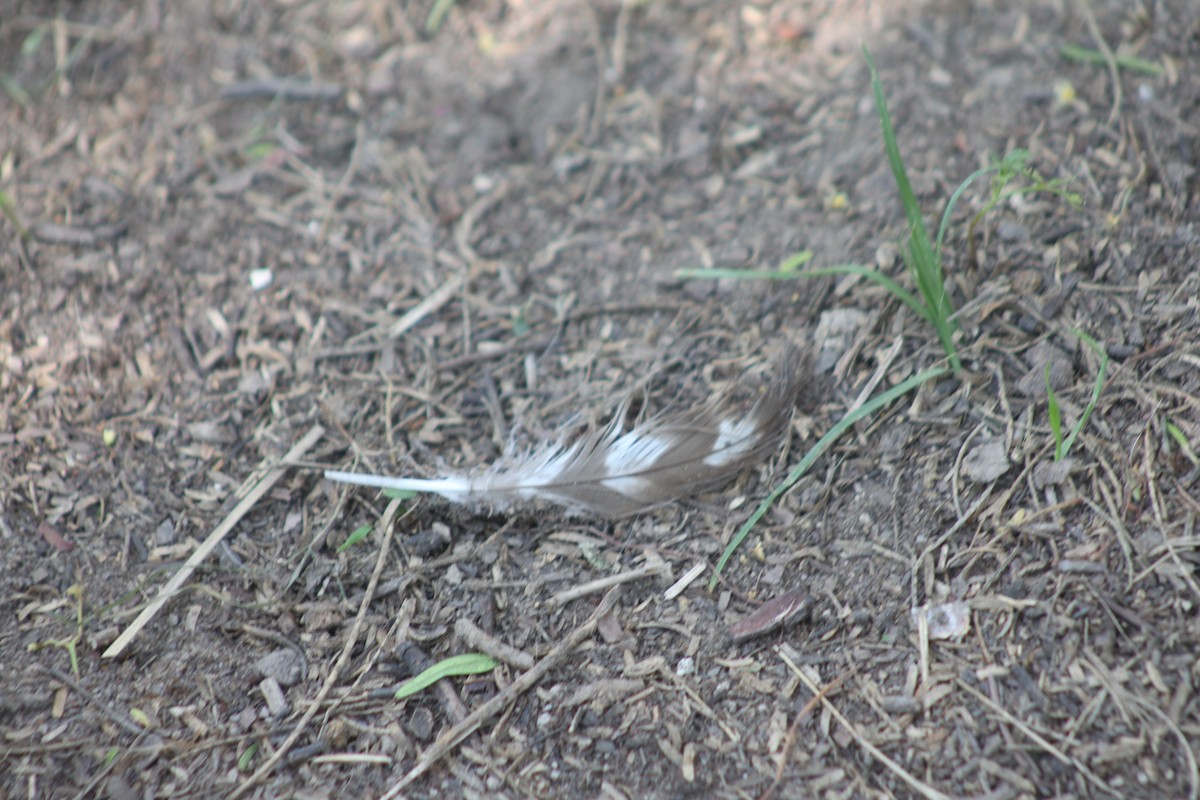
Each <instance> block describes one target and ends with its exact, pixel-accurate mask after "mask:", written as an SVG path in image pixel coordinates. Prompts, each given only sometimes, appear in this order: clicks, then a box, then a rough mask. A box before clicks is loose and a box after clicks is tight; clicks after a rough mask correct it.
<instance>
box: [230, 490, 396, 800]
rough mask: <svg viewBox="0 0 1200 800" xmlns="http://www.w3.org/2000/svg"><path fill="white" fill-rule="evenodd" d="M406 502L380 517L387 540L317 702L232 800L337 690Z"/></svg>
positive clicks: (234, 799) (263, 774)
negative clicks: (331, 691)
mask: <svg viewBox="0 0 1200 800" xmlns="http://www.w3.org/2000/svg"><path fill="white" fill-rule="evenodd" d="M403 504H404V501H403V500H393V501H392V502H390V503H388V507H387V508H386V509H384V512H383V517H382V518H381V519H380V520H379V525H378V527H377V528H376V529H377V530H378V528H382V529H383V543H382V544H381V545H380V546H379V557H378V558H376V559H375V571H374V572H372V573H371V580H370V581H368V582H367V591H366V593H364V594H363V599H362V602H361V603H360V604H359V606H358V616H356V617H355V618H354V625H353V627H351V628H350V633H348V634H347V635H346V644H345V645H344V646H343V647H342V654H341V655H340V656H338V660H337V663H335V664H334V665H333V669H331V670H330V671H329V675H328V676H327V677H326V678H325V683H324V685H323V686H321V691H319V692H317V697H316V699H315V700H313V702H311V703H309V704H308V710H307V711H305V712H304V716H303V717H301V718H300V722H299V724H298V725H296V727H295V728H293V729H292V732H291V733H290V734H289V735H288V737H287V739H285V740H284V741H283V744H281V745H280V746H279V749H278V750H276V751H275V753H274V754H273V755H272V756H271V757H270V758H269V759H267V761H266V762H265V763H264V764H263V765H262V766H261V767H259V768H258V769H257V770H255V771H254V774H253V775H251V776H250V777H249V778H247V779H246V780H245V781H244V782H243V783H242V785H241V786H239V787H238V788H237V789H235V790H234V791H233V793H232V794H230V795H229V800H237V798H239V797H241V796H242V795H243V794H245V793H246V792H247V791H249V790H250V787H252V786H254V784H256V783H258V782H259V781H260V780H262V779H263V778H265V777H266V776H267V775H269V774H270V773H271V770H273V769H275V765H277V764H278V763H279V762H280V761H282V760H283V757H284V756H285V755H287V752H288V750H289V749H291V747H292V745H294V744H295V743H296V740H297V739H299V738H300V736H301V734H303V733H304V729H305V728H306V727H308V723H309V722H311V721H312V718H313V717H314V716H316V713H317V710H318V709H319V708H320V707H321V704H322V703H324V702H325V698H326V697H328V696H329V692H330V690H331V689H333V685H334V684H335V683H337V679H338V676H339V675H341V673H342V668H343V667H345V666H346V663H347V662H349V661H350V654H351V653H352V652H354V645H355V644H357V643H358V634H359V632H360V631H361V630H362V626H363V621H364V620H365V619H366V618H367V609H369V608H370V607H371V600H372V598H374V596H375V587H376V586H378V585H379V576H380V575H381V574H382V573H383V565H384V564H386V563H387V556H388V553H389V552H390V551H391V549H392V534H393V532H394V531H395V528H396V526H395V524H394V523H395V520H396V514H397V512H399V510H400V506H401V505H403Z"/></svg>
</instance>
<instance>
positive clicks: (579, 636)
mask: <svg viewBox="0 0 1200 800" xmlns="http://www.w3.org/2000/svg"><path fill="white" fill-rule="evenodd" d="M620 593H621V589H620V587H619V586H615V587H613V588H612V589H611V590H610V591H609V593H608V594H606V595H604V598H603V599H602V600H601V601H600V604H599V605H598V606H596V610H595V611H593V612H592V615H591V616H590V617H588V618H587V620H586V621H584V623H583V624H582V625H580V626H579V627H578V628H576V629H575V630H573V631H572V632H571V634H570V635H569V636H568V637H567V638H566V639H564V640H563V641H562V642H560V643H559V644H558V645H556V646H555V647H554V649H553V650H551V651H550V652H549V653H547V654H546V657H545V658H543V659H542V660H541V661H539V662H538V663H537V665H536V666H535V667H534V668H533V669H531V670H529V671H528V672H524V673H522V674H521V675H520V677H518V678H517V679H516V680H514V681H513V682H512V683H510V684H509V685H508V687H507V688H506V689H505V690H504V691H502V692H500V694H498V695H496V696H495V697H493V698H492V699H491V700H489V701H487V702H486V703H484V704H483V705H481V706H480V707H479V708H477V709H475V711H473V712H472V713H471V716H469V717H467V718H466V719H465V720H463V721H462V722H460V723H458V724H457V725H455V726H454V727H452V728H450V729H449V730H448V731H446V732H445V733H443V734H442V735H441V736H439V737H438V739H437V741H436V742H434V743H433V744H431V745H430V746H429V747H428V748H427V749H426V750H425V752H424V754H422V756H421V760H420V761H418V762H417V764H416V766H414V767H413V768H412V769H411V770H409V771H408V774H407V775H405V776H404V777H403V778H401V779H400V780H399V781H397V782H396V783H395V784H393V785H392V787H391V788H390V789H388V790H387V792H386V793H385V794H384V795H383V796H382V797H381V798H380V800H395V799H396V798H397V797H399V796H400V794H401V793H402V792H403V791H404V789H405V787H407V786H409V785H411V784H412V783H413V782H414V781H415V780H417V778H419V777H421V776H422V775H424V774H425V773H426V772H428V771H429V768H430V767H432V766H433V765H434V764H436V763H437V762H438V761H440V760H441V759H442V757H443V756H445V755H446V754H447V753H449V752H450V751H451V750H453V749H454V748H455V747H456V746H457V745H458V744H459V743H460V742H462V740H463V739H466V738H467V737H468V736H470V735H471V734H472V733H474V732H475V731H476V730H477V729H478V728H479V726H480V725H482V724H483V723H484V722H485V721H487V720H488V719H490V718H491V717H492V716H494V715H495V714H497V713H498V712H499V711H500V709H502V708H504V707H505V706H506V705H508V704H509V703H511V702H513V701H515V700H516V699H517V698H518V697H519V696H520V695H522V694H523V693H525V692H527V691H529V690H530V689H532V688H533V686H534V685H535V684H536V683H537V682H538V681H540V680H541V679H542V678H543V677H544V676H545V675H546V673H547V672H549V671H550V670H552V669H554V668H555V667H556V666H558V664H559V662H561V661H563V660H564V659H565V658H566V657H567V656H568V655H570V654H571V653H572V652H573V651H574V650H575V648H576V647H578V646H579V645H581V644H583V641H584V640H585V639H587V638H588V637H589V636H591V635H592V633H593V632H595V630H596V625H597V624H598V623H599V622H600V619H601V618H602V617H603V616H604V615H606V614H608V613H609V612H610V611H611V610H612V607H613V606H614V605H616V602H617V598H618V597H619V596H620ZM231 800H233V799H232V798H231Z"/></svg>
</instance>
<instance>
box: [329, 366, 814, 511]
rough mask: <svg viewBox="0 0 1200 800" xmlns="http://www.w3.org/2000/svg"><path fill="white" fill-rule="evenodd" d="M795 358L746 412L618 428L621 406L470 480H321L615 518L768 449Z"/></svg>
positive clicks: (785, 410) (716, 481)
mask: <svg viewBox="0 0 1200 800" xmlns="http://www.w3.org/2000/svg"><path fill="white" fill-rule="evenodd" d="M799 373H800V369H799V365H798V359H797V358H796V357H795V356H794V355H792V354H789V355H788V356H786V357H785V358H784V359H783V360H782V361H781V363H780V366H779V368H778V372H777V374H776V375H775V376H774V377H773V379H772V380H771V382H770V384H769V385H768V387H767V389H766V391H765V392H764V394H763V395H762V397H760V398H759V400H758V401H757V402H756V403H754V404H753V405H751V406H750V407H749V408H742V409H740V410H739V409H737V408H736V407H732V408H731V407H730V404H728V403H722V402H717V403H707V404H705V405H703V406H701V407H700V408H695V409H688V410H686V411H682V412H677V413H674V414H658V415H655V416H653V417H651V418H649V419H646V420H643V421H642V422H640V423H639V424H636V425H634V427H633V428H632V429H630V430H628V431H624V430H623V428H624V421H625V415H626V411H627V408H628V401H626V402H625V403H622V404H621V406H620V408H619V409H618V410H617V413H616V414H615V415H614V417H613V419H612V421H611V422H610V423H609V424H608V425H607V426H605V427H603V428H600V429H597V430H593V431H591V432H589V433H586V434H584V435H583V436H581V437H580V438H579V439H577V440H575V442H574V443H572V444H566V443H565V442H563V441H558V442H552V443H548V444H544V445H541V446H539V447H537V448H534V449H533V450H531V451H529V452H528V453H527V454H525V455H523V456H519V457H514V458H506V459H502V460H501V461H500V462H498V463H496V464H495V465H493V466H492V467H490V468H488V469H486V470H483V471H482V472H478V473H476V474H459V475H448V476H446V477H443V478H437V479H420V478H392V477H388V476H386V475H367V474H360V473H357V472H340V471H336V470H330V471H327V472H326V473H325V477H326V478H328V479H330V480H333V481H340V482H344V483H353V484H358V485H361V486H372V487H376V488H380V489H400V490H408V491H416V492H430V493H433V494H438V495H441V496H442V497H444V498H446V499H447V500H450V501H452V502H454V503H460V504H463V505H466V506H468V507H470V508H473V509H476V510H485V511H493V512H496V511H505V510H507V509H509V508H511V507H513V506H514V505H521V504H530V503H538V502H544V503H552V504H555V505H558V506H561V507H563V508H564V509H566V510H567V512H568V513H573V514H595V515H599V516H605V517H622V516H627V515H630V514H636V513H639V512H641V511H645V510H648V509H651V508H654V507H655V506H660V505H663V504H665V503H669V502H671V501H672V500H677V499H679V498H681V497H684V496H685V495H692V494H697V493H700V492H702V491H704V490H706V489H712V488H716V487H717V486H719V485H720V484H723V483H726V482H727V481H729V480H730V479H731V478H733V476H735V475H736V474H737V473H738V472H739V471H740V470H741V469H742V468H743V467H745V466H747V465H749V464H753V463H755V462H758V461H761V460H762V459H763V458H765V457H766V456H767V454H769V453H770V452H771V451H772V450H774V449H775V448H776V447H777V446H778V443H779V441H780V439H781V438H782V436H783V433H784V431H785V430H786V428H787V425H788V422H789V420H790V419H791V413H792V409H793V407H794V405H795V401H796V395H797V391H798V386H799V381H800V375H799Z"/></svg>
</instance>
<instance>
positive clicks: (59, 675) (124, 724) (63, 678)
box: [36, 662, 146, 736]
mask: <svg viewBox="0 0 1200 800" xmlns="http://www.w3.org/2000/svg"><path fill="white" fill-rule="evenodd" d="M36 666H37V668H38V669H40V670H41V671H42V672H45V673H46V674H47V675H49V676H50V677H52V678H54V680H56V681H58V682H59V683H61V684H63V685H64V686H69V687H71V688H72V689H74V690H75V692H76V693H77V694H78V695H79V696H80V697H82V698H83V699H84V700H87V701H88V702H89V703H91V704H92V705H94V706H95V707H96V708H98V709H100V711H101V712H102V713H103V714H104V716H106V717H108V718H109V719H110V720H112V721H113V722H115V723H116V724H117V725H118V726H119V727H120V728H121V730H123V731H125V732H126V733H131V734H133V735H134V736H141V735H142V734H143V733H145V732H146V730H145V728H142V727H140V726H138V725H137V724H136V723H134V722H133V720H131V719H129V717H127V716H125V715H124V714H121V713H119V712H118V711H116V710H115V709H113V708H111V707H109V706H108V705H106V704H105V703H104V701H103V700H101V699H100V698H99V697H97V696H96V695H95V694H94V693H93V692H92V691H91V690H90V689H88V688H86V687H85V686H84V685H83V684H82V683H80V682H79V681H77V680H75V679H74V678H72V677H71V676H70V675H68V674H67V673H65V672H63V671H62V670H61V669H59V668H58V667H51V666H49V665H48V664H42V663H41V662H37V663H36Z"/></svg>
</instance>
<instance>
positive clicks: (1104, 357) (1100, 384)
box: [1062, 330, 1108, 456]
mask: <svg viewBox="0 0 1200 800" xmlns="http://www.w3.org/2000/svg"><path fill="white" fill-rule="evenodd" d="M1071 333H1073V334H1075V335H1076V336H1078V337H1079V338H1080V339H1081V340H1082V341H1083V343H1084V344H1086V345H1087V346H1088V348H1090V349H1091V351H1092V352H1093V353H1095V354H1096V355H1097V356H1098V357H1099V358H1100V371H1099V372H1098V373H1096V383H1095V384H1094V385H1093V386H1092V399H1091V400H1089V401H1088V404H1087V408H1085V409H1084V410H1083V414H1082V415H1081V416H1080V417H1079V420H1078V421H1077V422H1076V423H1075V426H1074V427H1073V428H1071V433H1070V434H1068V435H1067V438H1066V441H1064V442H1063V446H1062V452H1063V455H1064V456H1065V455H1066V454H1067V453H1069V452H1071V445H1073V444H1074V443H1075V437H1077V436H1078V435H1079V432H1080V431H1082V430H1083V426H1084V425H1086V424H1087V421H1088V418H1089V417H1091V416H1092V411H1093V410H1095V408H1096V403H1098V402H1100V393H1101V392H1103V391H1104V377H1105V375H1107V374H1108V352H1107V351H1106V350H1105V349H1104V348H1103V347H1102V346H1101V345H1100V344H1099V343H1098V342H1097V341H1096V340H1095V339H1093V338H1092V337H1091V336H1088V335H1087V334H1086V333H1084V332H1083V331H1081V330H1072V331H1071Z"/></svg>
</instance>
